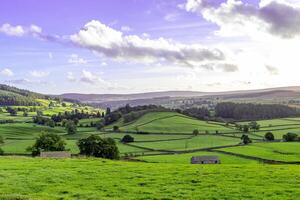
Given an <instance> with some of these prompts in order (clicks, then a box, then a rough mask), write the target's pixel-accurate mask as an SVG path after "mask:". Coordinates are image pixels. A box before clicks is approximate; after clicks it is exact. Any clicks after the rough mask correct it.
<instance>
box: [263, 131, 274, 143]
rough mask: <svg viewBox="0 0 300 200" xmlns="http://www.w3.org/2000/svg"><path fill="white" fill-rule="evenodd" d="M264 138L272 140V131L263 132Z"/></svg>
mask: <svg viewBox="0 0 300 200" xmlns="http://www.w3.org/2000/svg"><path fill="white" fill-rule="evenodd" d="M265 139H266V140H268V141H273V140H274V139H275V138H274V135H273V133H272V132H267V133H266V134H265Z"/></svg>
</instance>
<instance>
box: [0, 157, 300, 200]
mask: <svg viewBox="0 0 300 200" xmlns="http://www.w3.org/2000/svg"><path fill="white" fill-rule="evenodd" d="M0 180H1V181H0V187H1V191H0V199H10V200H12V199H19V200H23V199H24V200H25V199H41V200H43V199H50V200H52V199H257V198H258V196H259V198H261V199H295V198H296V197H299V196H300V189H299V187H298V186H299V180H300V168H299V167H298V166H295V165H257V164H248V165H230V164H229V165H187V164H180V165H176V164H158V163H153V164H150V163H136V162H124V161H109V160H102V159H40V158H35V159H34V158H21V157H13V158H11V157H3V158H0Z"/></svg>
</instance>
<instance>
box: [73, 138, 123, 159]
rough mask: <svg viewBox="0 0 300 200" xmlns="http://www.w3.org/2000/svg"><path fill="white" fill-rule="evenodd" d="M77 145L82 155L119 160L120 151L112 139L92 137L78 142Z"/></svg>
mask: <svg viewBox="0 0 300 200" xmlns="http://www.w3.org/2000/svg"><path fill="white" fill-rule="evenodd" d="M77 145H78V147H79V150H80V154H82V155H86V156H94V157H100V158H108V159H118V158H119V150H118V147H117V145H116V142H115V140H114V139H112V138H101V137H100V136H98V135H90V136H89V137H87V138H83V139H80V140H78V142H77Z"/></svg>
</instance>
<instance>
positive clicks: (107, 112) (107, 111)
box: [105, 107, 111, 115]
mask: <svg viewBox="0 0 300 200" xmlns="http://www.w3.org/2000/svg"><path fill="white" fill-rule="evenodd" d="M110 113H111V111H110V108H109V107H107V108H106V112H105V115H109V114H110Z"/></svg>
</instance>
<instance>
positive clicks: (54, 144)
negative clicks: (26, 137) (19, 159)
mask: <svg viewBox="0 0 300 200" xmlns="http://www.w3.org/2000/svg"><path fill="white" fill-rule="evenodd" d="M65 145H66V142H65V141H64V140H63V139H62V137H61V136H59V135H56V134H54V133H42V134H41V135H40V136H39V137H38V138H37V139H36V141H35V143H34V145H33V146H31V147H28V148H27V150H28V151H31V152H32V155H33V156H37V155H39V154H40V153H41V151H64V150H65Z"/></svg>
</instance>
